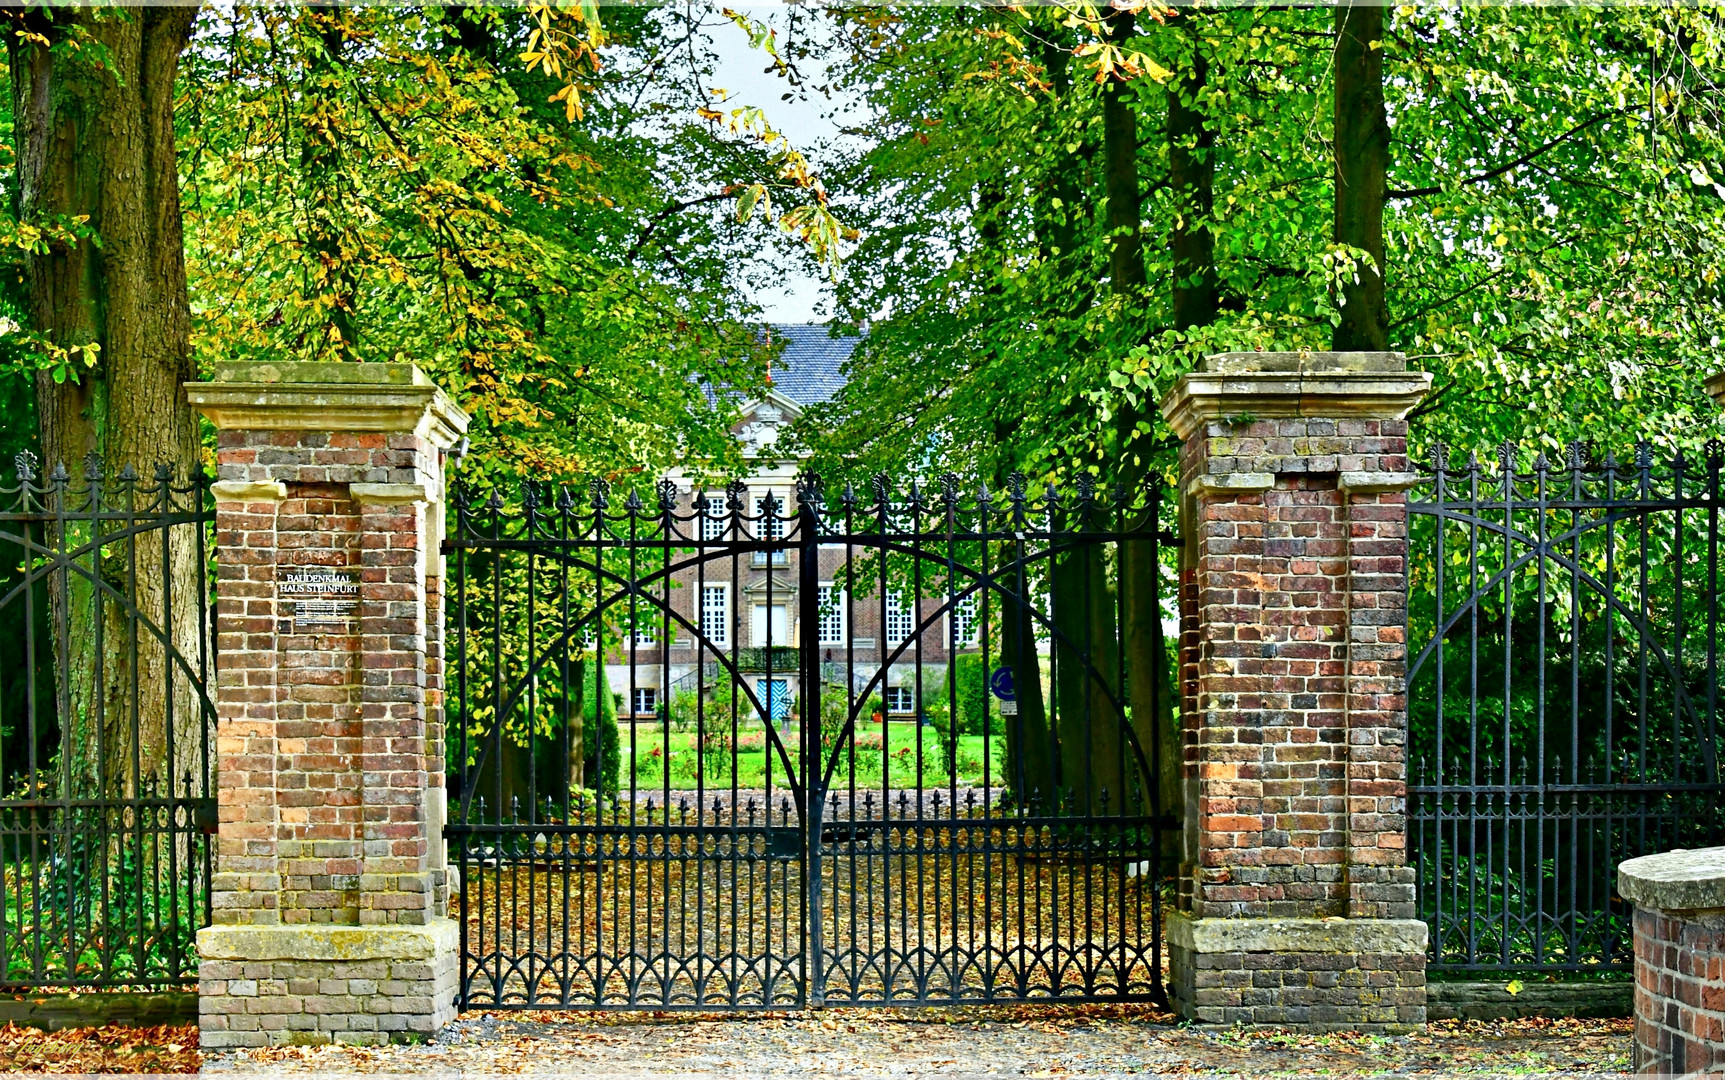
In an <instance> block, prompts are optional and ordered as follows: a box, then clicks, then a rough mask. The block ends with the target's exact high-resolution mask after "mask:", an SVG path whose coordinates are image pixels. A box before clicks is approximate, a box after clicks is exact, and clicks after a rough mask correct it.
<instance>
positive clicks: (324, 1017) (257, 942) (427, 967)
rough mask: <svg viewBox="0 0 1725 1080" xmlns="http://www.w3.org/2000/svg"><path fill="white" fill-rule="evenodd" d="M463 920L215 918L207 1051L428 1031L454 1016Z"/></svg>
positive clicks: (207, 985) (201, 1029)
mask: <svg viewBox="0 0 1725 1080" xmlns="http://www.w3.org/2000/svg"><path fill="white" fill-rule="evenodd" d="M460 944H461V929H460V927H458V926H457V925H456V923H455V921H454V920H452V919H434V920H432V921H431V922H429V923H427V924H425V925H423V926H401V925H391V926H330V925H327V924H323V925H315V926H311V925H308V926H210V927H206V928H204V929H203V930H200V931H198V956H199V958H200V963H199V967H198V1033H199V1039H200V1042H201V1043H202V1045H203V1048H204V1049H205V1050H220V1049H230V1048H234V1047H254V1046H307V1045H315V1044H320V1043H330V1042H337V1043H354V1044H361V1045H367V1044H369V1045H377V1044H381V1043H387V1042H390V1041H392V1040H393V1041H396V1042H402V1041H406V1040H409V1039H416V1038H425V1037H427V1036H429V1035H431V1034H432V1033H433V1032H435V1031H437V1030H438V1029H439V1028H441V1027H443V1025H445V1024H447V1023H449V1022H450V1021H451V1020H454V1019H455V994H456V989H457V983H458V980H459V966H458V962H457V961H458V958H459V949H460Z"/></svg>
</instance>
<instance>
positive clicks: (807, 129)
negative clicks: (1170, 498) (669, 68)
mask: <svg viewBox="0 0 1725 1080" xmlns="http://www.w3.org/2000/svg"><path fill="white" fill-rule="evenodd" d="M736 10H738V11H742V12H745V13H747V14H748V15H750V16H751V17H754V18H757V19H762V20H765V21H769V22H772V23H774V24H775V25H778V26H780V27H781V28H782V27H783V26H784V14H785V10H784V6H783V5H781V4H770V5H755V6H741V5H738V6H737V7H736ZM716 11H717V7H715V12H716ZM814 18H815V19H818V18H819V16H818V15H816V16H814ZM780 33H781V37H782V36H783V34H784V31H783V29H781V31H780ZM713 44H714V46H715V47H716V49H717V51H718V54H719V58H720V59H719V68H718V70H717V71H716V72H715V73H714V79H715V85H717V86H721V87H724V88H725V89H726V90H729V91H731V92H732V95H733V98H732V104H733V105H758V106H760V107H761V108H763V109H765V110H767V115H768V117H769V118H770V119H771V120H772V123H773V125H774V127H776V128H777V129H778V130H779V131H781V132H783V133H784V135H785V136H786V137H787V138H788V139H790V141H791V145H793V146H795V147H796V148H797V149H798V150H801V151H802V152H803V153H804V154H805V155H807V156H808V157H809V159H810V161H812V162H814V163H815V165H816V167H817V168H818V167H819V164H820V161H821V148H822V147H823V146H826V145H831V144H833V143H834V142H836V141H837V140H838V139H839V138H840V133H839V127H838V124H837V122H835V120H834V119H833V116H832V114H833V113H834V110H835V103H834V102H831V101H828V100H827V99H825V98H824V97H823V96H822V95H820V94H819V93H818V92H815V91H813V90H812V89H811V88H810V87H808V86H805V88H804V92H803V93H800V94H797V95H795V96H794V97H793V98H792V100H790V101H784V100H781V97H782V95H784V94H785V93H787V92H791V91H792V90H793V88H792V87H791V86H789V85H788V84H787V83H786V82H785V80H783V79H781V78H779V77H778V76H776V75H772V74H767V73H766V72H764V71H763V69H764V68H766V67H767V66H768V63H769V61H768V57H767V56H766V54H765V53H763V52H761V51H759V50H757V49H753V48H751V47H750V45H749V39H748V36H747V35H746V34H744V33H743V31H742V30H741V29H739V28H738V27H736V26H735V25H733V24H732V23H730V22H729V21H728V20H726V21H725V22H724V25H722V26H717V27H715V28H714V30H713ZM802 70H803V73H804V75H805V76H807V78H808V83H809V84H814V83H819V82H822V81H824V80H823V74H824V73H822V72H820V71H818V70H811V69H810V68H809V66H808V65H807V64H804V65H802ZM776 265H779V266H785V264H784V263H783V262H782V261H777V262H776ZM787 270H788V272H787V273H786V274H785V277H784V281H783V284H782V285H781V286H779V287H778V288H770V289H764V290H762V291H759V292H757V293H756V294H755V297H754V299H755V301H756V302H757V303H759V304H760V305H761V307H762V308H763V309H764V310H765V318H766V321H768V322H776V323H791V322H813V321H816V320H818V319H821V318H825V317H827V316H828V315H830V311H822V310H820V309H819V306H818V305H819V303H820V301H821V299H822V298H823V296H827V295H828V294H829V293H830V289H829V286H828V284H827V282H826V280H825V279H824V278H821V277H819V276H816V275H814V274H812V273H810V272H808V271H807V270H806V268H804V267H801V266H796V265H792V266H789V267H787ZM829 306H830V305H829Z"/></svg>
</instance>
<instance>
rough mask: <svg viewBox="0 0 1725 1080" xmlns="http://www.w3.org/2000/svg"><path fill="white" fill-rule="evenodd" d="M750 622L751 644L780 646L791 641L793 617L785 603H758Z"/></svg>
mask: <svg viewBox="0 0 1725 1080" xmlns="http://www.w3.org/2000/svg"><path fill="white" fill-rule="evenodd" d="M754 608H755V610H754V618H753V619H752V620H750V623H749V630H750V634H749V644H751V645H756V646H780V647H783V646H785V645H789V644H790V643H791V619H790V614H789V612H787V611H786V610H785V605H784V604H756V605H754Z"/></svg>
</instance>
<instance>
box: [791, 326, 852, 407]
mask: <svg viewBox="0 0 1725 1080" xmlns="http://www.w3.org/2000/svg"><path fill="white" fill-rule="evenodd" d="M769 332H770V333H771V334H772V338H773V341H774V342H778V341H783V342H784V343H785V347H784V351H783V352H781V353H780V354H779V361H778V362H777V363H774V364H773V389H774V390H775V391H777V392H778V393H780V394H782V395H784V396H785V397H787V398H789V399H791V400H792V401H794V402H796V403H797V404H798V405H799V406H802V407H803V408H807V407H808V406H810V405H819V404H820V403H821V402H823V401H826V400H828V399H830V398H831V397H832V396H833V395H834V394H836V393H838V392H839V390H840V388H841V387H843V386H844V384H845V376H844V372H843V370H842V369H843V367H844V363H845V361H846V360H849V359H850V357H851V353H852V352H854V351H855V350H856V347H857V342H859V341H861V340H862V339H861V338H858V337H838V338H835V337H833V336H832V335H831V333H830V331H828V330H827V328H826V327H825V326H822V325H820V324H819V323H777V324H774V325H773V326H772V327H771V328H770V330H769ZM781 364H782V365H783V366H780V365H781ZM799 411H801V410H800V409H799Z"/></svg>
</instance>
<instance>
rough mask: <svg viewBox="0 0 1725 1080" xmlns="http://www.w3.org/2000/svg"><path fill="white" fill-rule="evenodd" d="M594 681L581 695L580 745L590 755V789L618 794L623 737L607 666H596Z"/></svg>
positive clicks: (597, 664)
mask: <svg viewBox="0 0 1725 1080" xmlns="http://www.w3.org/2000/svg"><path fill="white" fill-rule="evenodd" d="M592 667H593V678H592V679H591V680H590V681H588V682H587V684H586V685H585V686H584V687H583V690H584V691H586V692H585V693H583V694H582V695H581V698H582V706H581V745H582V747H583V748H585V750H586V752H587V757H586V764H585V773H584V774H585V776H586V778H587V786H588V787H589V788H592V789H593V790H595V791H598V792H599V793H600V794H602V795H616V794H617V790H618V782H619V780H620V778H621V776H622V773H623V753H622V735H621V732H620V731H619V730H618V727H617V697H616V695H615V694H613V693H612V692H611V684H610V681H609V680H608V679H606V677H605V665H604V664H599V663H595V664H593V665H592Z"/></svg>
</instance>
